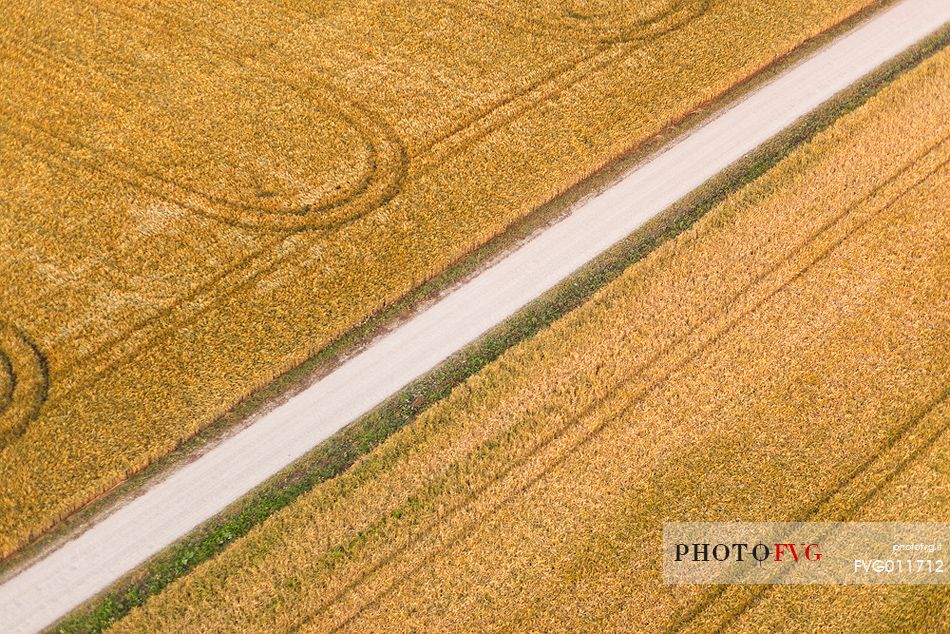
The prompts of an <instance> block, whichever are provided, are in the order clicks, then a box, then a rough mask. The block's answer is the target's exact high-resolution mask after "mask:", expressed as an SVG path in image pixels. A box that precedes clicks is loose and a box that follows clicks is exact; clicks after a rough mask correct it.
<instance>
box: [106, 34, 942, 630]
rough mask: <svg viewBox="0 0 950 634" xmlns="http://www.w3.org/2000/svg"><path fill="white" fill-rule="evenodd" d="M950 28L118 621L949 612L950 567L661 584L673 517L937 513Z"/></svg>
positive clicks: (923, 619)
mask: <svg viewBox="0 0 950 634" xmlns="http://www.w3.org/2000/svg"><path fill="white" fill-rule="evenodd" d="M948 200H950V50H947V49H945V50H944V51H942V52H939V53H937V54H936V55H935V56H934V57H932V58H930V59H929V60H927V61H925V62H924V63H922V64H921V65H920V66H918V67H917V68H915V69H913V70H912V71H908V72H907V73H905V74H904V75H902V76H900V77H899V78H898V79H897V80H896V81H895V82H894V83H893V84H891V85H890V86H888V87H887V88H885V89H884V90H882V91H881V92H880V93H879V94H878V95H876V96H875V97H873V98H872V99H871V100H869V101H868V102H867V103H866V104H865V105H864V106H862V107H860V108H859V109H857V110H855V111H854V112H852V113H851V114H849V115H846V116H845V117H843V118H842V119H840V120H839V121H837V122H836V123H835V124H834V125H833V126H832V127H830V128H829V129H828V130H826V131H825V132H823V133H821V134H819V135H818V136H817V137H815V139H814V140H812V141H810V142H808V143H807V144H805V145H803V146H802V147H800V148H799V149H797V150H795V151H794V152H793V153H791V154H790V155H789V156H788V157H787V158H785V159H784V160H783V161H782V162H780V163H779V164H778V165H777V166H776V167H775V168H773V169H772V170H770V171H769V172H768V173H766V174H765V175H764V176H762V177H761V178H759V179H758V180H756V181H754V182H753V183H752V184H750V185H748V186H747V187H745V188H743V189H742V190H740V191H739V192H737V193H736V194H734V195H731V196H730V197H729V198H728V199H727V200H725V201H724V202H723V203H721V204H720V205H718V206H716V207H715V208H714V209H712V210H711V211H710V212H709V213H708V214H707V215H706V216H704V217H703V218H702V219H701V220H700V221H698V222H697V223H696V225H694V227H693V228H691V229H690V230H688V231H687V232H685V233H683V234H682V235H680V236H679V237H678V238H677V239H675V240H673V241H671V242H669V243H667V244H665V245H664V246H663V247H661V248H660V249H658V250H657V251H656V252H654V253H653V254H651V255H650V256H648V257H647V258H646V259H644V260H643V261H641V262H639V263H638V264H636V265H634V266H632V267H631V268H629V269H628V270H627V271H625V273H624V274H623V275H622V276H621V277H620V278H618V279H617V280H616V281H614V282H612V283H610V284H609V285H607V286H606V287H604V288H603V289H602V290H601V291H600V292H599V293H598V294H597V295H596V296H595V297H594V298H593V299H592V300H591V301H590V302H589V303H587V304H585V305H584V306H582V307H580V308H579V309H577V310H575V311H573V312H572V313H570V314H568V315H567V316H566V317H564V318H562V319H561V320H559V321H558V322H556V323H555V324H554V325H553V326H552V327H551V328H550V329H548V330H546V331H544V332H542V333H541V334H539V335H538V336H537V337H535V338H533V339H530V340H528V341H526V342H524V343H522V344H520V345H519V346H517V347H516V348H513V349H512V350H510V351H509V352H507V353H506V354H505V355H504V356H502V357H501V358H500V359H499V360H498V361H496V362H494V363H493V364H491V365H489V366H488V367H486V368H485V369H484V370H483V371H481V372H480V373H478V374H477V375H475V376H474V377H473V378H472V379H470V380H469V381H467V382H466V383H465V384H463V385H462V386H460V387H458V388H457V389H456V390H454V391H453V393H452V395H451V396H450V397H449V398H448V399H447V400H445V401H443V402H441V403H439V404H437V405H436V406H435V407H433V408H432V409H430V410H428V411H427V412H426V413H424V414H423V415H422V416H421V417H420V418H419V419H418V420H417V421H415V422H413V423H412V424H411V425H409V426H407V427H406V428H404V429H402V430H400V431H399V432H397V433H396V434H394V435H393V436H392V437H391V438H390V439H388V440H387V441H386V442H385V443H384V444H382V445H381V446H380V447H378V448H377V449H376V450H374V451H373V452H371V453H370V454H368V455H367V456H365V457H364V458H363V459H361V460H360V461H359V462H357V463H356V464H355V465H354V466H353V467H352V468H351V469H350V470H348V471H347V472H346V473H344V474H343V475H341V476H340V477H337V478H336V479H334V480H331V481H328V482H325V483H323V484H321V485H319V486H318V487H316V488H315V489H314V490H313V491H312V492H310V493H308V494H307V495H305V496H303V497H301V498H300V499H298V501H296V502H295V503H294V504H293V505H291V506H290V507H288V508H287V509H285V510H283V511H281V512H280V513H278V514H276V515H274V516H273V517H271V518H270V519H269V520H268V521H267V522H265V523H264V524H263V525H262V526H260V527H258V528H257V529H255V530H253V531H252V532H251V533H249V534H248V535H247V536H246V537H244V538H242V539H241V540H240V541H238V542H236V543H235V545H234V546H233V547H231V548H230V549H228V550H227V551H225V552H224V553H222V554H221V555H220V556H218V557H217V558H216V559H213V560H211V561H209V562H206V563H205V564H203V565H201V566H200V567H198V568H196V569H195V571H194V572H193V573H191V574H189V575H188V576H186V577H184V578H182V579H180V580H178V581H177V582H175V583H174V584H173V585H171V586H169V588H168V589H167V590H166V591H165V592H163V593H161V594H159V595H157V596H155V597H153V598H152V599H150V600H149V601H148V602H147V603H146V605H145V606H144V607H142V608H137V609H136V610H135V611H133V612H132V613H131V615H130V616H129V617H128V618H127V619H125V620H123V621H120V622H119V623H118V624H117V626H116V627H115V630H116V631H117V632H133V631H168V632H173V631H189V632H212V631H214V632H220V631H242V632H246V631H260V632H268V631H285V630H290V631H329V630H333V631H337V630H338V629H343V630H346V631H384V630H385V631H416V630H426V631H440V632H447V631H469V630H475V629H478V630H480V631H485V630H503V631H510V630H537V631H644V632H651V631H655V632H661V631H669V630H673V629H685V630H687V631H697V632H701V631H720V630H729V631H750V632H751V631H771V630H772V629H781V628H782V627H783V626H785V627H787V625H788V623H789V622H793V623H795V625H796V627H798V628H800V629H801V630H815V631H818V630H820V631H839V632H853V631H878V630H894V629H897V630H904V631H937V630H938V629H939V627H940V624H943V625H945V624H946V622H947V617H948V616H950V614H948V605H950V601H948V599H950V593H948V591H947V589H946V586H931V587H921V586H891V587H887V588H883V587H880V586H878V587H863V588H862V587H847V586H812V587H768V586H753V587H726V588H725V589H723V587H711V588H710V587H702V586H665V585H663V583H662V578H661V568H660V566H661V563H660V559H661V546H660V542H661V531H662V523H663V522H664V521H677V520H681V521H809V520H810V521H847V520H861V521H886V520H891V521H897V520H899V521H902V522H909V521H938V520H945V519H946V511H947V509H948V508H950V498H948V466H950V462H948V461H950V440H948V436H947V433H948V423H950V400H948V396H950V384H948V382H947V379H948V377H947V367H950V293H948V286H947V280H948V279H950V250H948V245H950V207H948V205H947V201H948Z"/></svg>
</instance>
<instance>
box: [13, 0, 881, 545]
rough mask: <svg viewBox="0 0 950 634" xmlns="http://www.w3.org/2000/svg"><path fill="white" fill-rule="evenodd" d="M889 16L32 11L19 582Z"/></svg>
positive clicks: (21, 94)
mask: <svg viewBox="0 0 950 634" xmlns="http://www.w3.org/2000/svg"><path fill="white" fill-rule="evenodd" d="M870 4H872V2H871V0H846V1H841V0H834V1H832V0H808V1H805V2H796V3H786V2H777V1H771V2H761V1H760V0H742V1H738V2H712V1H711V0H709V1H707V0H655V1H652V2H638V3H621V4H617V5H609V6H608V5H603V6H601V5H602V3H599V2H587V3H585V2H575V3H573V4H572V5H571V6H569V7H565V6H563V5H562V4H559V3H555V2H553V1H552V2H543V3H526V2H518V3H514V4H511V3H499V2H494V1H492V0H470V1H461V0H453V1H452V2H443V3H435V2H425V1H409V2H406V1H400V2H388V1H381V0H377V1H371V2H361V3H352V2H342V1H338V0H325V1H322V2H306V1H303V0H270V1H265V2H261V1H254V2H251V1H241V0H238V1H235V2H228V3H218V2H210V1H194V0H189V1H187V2H186V1H184V0H171V1H169V2H162V3H142V2H132V1H129V0H95V1H93V2H77V1H75V0H67V1H66V2H50V1H49V0H40V1H30V2H26V1H23V0H14V1H12V2H8V3H6V6H5V20H4V24H3V25H2V27H0V31H2V34H0V90H2V91H3V94H4V96H5V99H4V100H3V102H2V103H0V117H2V121H3V125H2V126H0V135H2V137H3V142H2V143H0V181H2V182H4V183H10V184H11V186H10V187H6V188H4V190H3V191H2V192H0V214H2V216H0V352H2V356H0V360H2V363H0V557H2V556H5V555H8V554H10V553H11V552H13V551H14V550H16V549H18V548H19V547H21V546H22V545H24V544H25V543H28V542H29V541H30V540H31V539H32V538H33V537H35V536H37V535H38V534H41V533H42V532H43V531H45V530H48V529H49V528H50V527H51V526H53V525H54V524H55V523H56V522H57V521H58V520H59V519H61V518H62V517H64V516H65V515H66V514H68V513H70V512H71V511H73V510H75V509H76V508H78V507H80V506H82V505H84V504H85V503H87V502H88V501H90V500H91V499H93V498H95V497H96V496H98V495H100V494H102V493H103V492H105V491H107V490H108V489H110V488H111V487H113V486H114V485H116V484H118V483H120V482H122V481H124V480H125V479H126V478H127V477H129V476H130V475H131V474H133V473H136V472H138V471H140V470H141V469H143V468H144V467H145V466H147V465H148V464H150V463H151V462H153V461H154V460H156V459H157V458H159V457H161V456H163V455H166V454H167V453H168V452H170V451H171V450H173V449H174V448H175V447H176V446H178V445H179V444H180V443H181V442H182V441H184V440H186V439H188V438H190V437H192V436H193V435H194V434H195V433H196V432H198V431H200V430H201V429H202V428H204V427H205V426H206V425H208V424H209V423H210V422H212V421H214V420H215V419H217V418H218V417H220V416H221V415H222V414H224V413H225V412H227V411H229V410H230V409H231V408H232V407H233V406H234V405H235V404H236V403H238V402H240V401H241V400H242V399H243V398H245V397H246V396H247V395H248V394H250V393H251V392H252V391H254V390H255V389H258V388H260V387H262V386H264V385H266V384H268V383H269V382H270V381H272V380H273V379H274V378H275V377H276V376H278V375H280V374H281V373H282V372H285V371H287V370H288V369H290V368H292V367H293V366H295V365H296V364H299V363H301V362H302V361H304V360H305V359H307V358H308V357H310V356H311V355H313V354H314V353H315V352H317V351H319V350H321V349H323V348H325V347H326V346H327V345H328V344H329V343H330V342H332V341H333V340H334V339H336V338H337V337H339V336H340V335H341V334H342V333H345V332H346V331H348V329H351V328H353V327H354V326H355V325H357V324H359V323H361V322H362V321H363V320H364V319H366V318H367V317H368V316H369V315H371V314H373V313H374V312H375V311H378V310H380V309H381V308H383V307H385V306H387V305H389V304H391V303H392V302H394V301H396V300H397V299H398V298H400V297H402V296H404V295H405V294H406V293H407V292H408V291H410V290H411V289H413V288H416V287H417V286H418V285H420V284H421V283H422V282H424V281H425V280H427V279H430V278H431V277H432V276H433V275H435V274H438V273H439V272H441V271H443V270H445V269H446V267H448V266H450V265H451V264H452V263H453V262H455V261H457V260H458V259H459V258H460V257H462V256H463V255H464V254H466V253H468V252H470V251H471V250H472V249H473V248H475V247H477V246H479V245H481V244H484V243H485V242H486V241H488V240H489V239H491V238H492V237H494V236H496V235H498V234H500V233H501V232H503V231H504V230H505V229H506V227H508V226H509V225H510V224H511V223H512V222H514V221H515V220H517V219H519V218H522V217H524V216H525V215H526V214H528V213H529V212H530V211H531V210H533V209H535V208H537V207H538V206H539V205H540V204H543V203H545V202H546V201H548V200H550V199H551V198H552V197H553V196H555V195H557V194H558V193H559V192H562V191H563V190H564V189H565V188H567V187H569V186H571V185H572V184H574V183H576V182H577V181H578V180H580V179H581V178H583V177H585V176H586V175H588V174H590V173H592V172H593V171H594V170H596V169H598V168H600V167H601V166H603V165H604V164H606V163H607V162H609V161H611V160H613V159H615V158H616V157H618V156H620V155H621V154H623V153H624V152H627V151H629V150H631V149H632V148H636V147H638V146H640V145H641V144H642V143H644V142H645V141H646V140H648V139H650V138H652V137H653V136H654V135H656V134H657V133H658V132H659V131H661V130H663V129H664V128H666V127H667V126H668V125H669V124H671V123H673V122H676V121H678V120H680V119H681V118H682V117H684V116H686V115H688V114H689V113H691V112H693V111H694V110H695V109H696V108H697V107H700V106H701V105H702V104H704V103H707V102H708V101H709V100H711V99H713V98H715V97H716V96H718V95H720V94H722V93H723V92H724V91H726V90H727V89H729V88H730V87H731V86H733V85H735V84H736V83H737V82H739V81H741V80H743V79H745V78H747V77H749V76H750V75H752V74H754V73H755V72H756V71H759V70H760V69H762V68H763V67H765V66H766V65H768V64H769V63H770V62H772V61H773V60H774V59H776V58H777V57H779V56H781V55H783V54H785V53H787V52H789V51H790V50H792V49H793V48H794V47H796V46H797V45H799V44H800V43H801V42H803V41H804V40H806V39H807V38H809V37H812V36H815V35H816V34H819V33H820V32H822V31H824V30H826V29H828V28H829V27H831V26H833V25H835V24H837V23H839V22H840V21H841V20H843V19H845V18H847V17H848V16H850V15H852V14H854V13H855V12H856V11H858V10H860V9H862V8H864V7H866V6H868V5H870ZM628 5H629V6H628Z"/></svg>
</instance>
